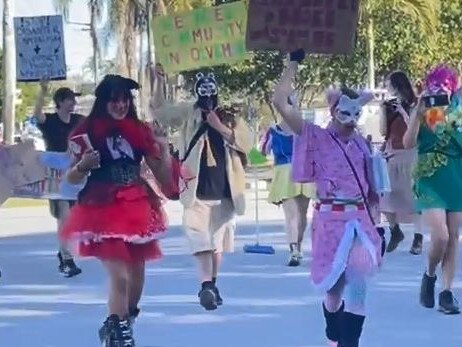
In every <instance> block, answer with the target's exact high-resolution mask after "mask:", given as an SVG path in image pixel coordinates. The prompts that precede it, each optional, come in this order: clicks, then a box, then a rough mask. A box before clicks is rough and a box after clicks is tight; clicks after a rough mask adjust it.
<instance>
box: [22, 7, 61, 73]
mask: <svg viewBox="0 0 462 347" xmlns="http://www.w3.org/2000/svg"><path fill="white" fill-rule="evenodd" d="M14 33H15V41H16V79H17V80H18V81H23V82H27V81H29V82H31V81H39V80H40V79H42V78H43V77H48V78H49V79H50V80H64V79H66V57H65V52H64V33H63V19H62V16H40V17H16V18H14Z"/></svg>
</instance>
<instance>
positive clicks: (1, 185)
mask: <svg viewBox="0 0 462 347" xmlns="http://www.w3.org/2000/svg"><path fill="white" fill-rule="evenodd" d="M44 177H45V169H44V167H43V165H42V164H41V161H40V155H39V153H38V152H37V151H35V149H34V144H33V143H32V142H25V143H20V144H17V145H13V146H1V147H0V205H1V204H2V203H3V202H5V201H6V200H7V199H8V198H9V197H10V196H11V194H12V192H13V189H14V187H17V186H20V185H25V184H29V183H32V182H36V181H39V180H42V179H43V178H44Z"/></svg>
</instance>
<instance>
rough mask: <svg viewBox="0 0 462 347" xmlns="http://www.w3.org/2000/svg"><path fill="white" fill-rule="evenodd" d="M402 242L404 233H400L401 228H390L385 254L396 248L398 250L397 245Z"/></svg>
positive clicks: (397, 226) (396, 226)
mask: <svg viewBox="0 0 462 347" xmlns="http://www.w3.org/2000/svg"><path fill="white" fill-rule="evenodd" d="M403 240H404V233H403V232H402V230H401V228H400V227H399V225H398V224H397V225H395V226H394V227H393V228H391V237H390V242H388V246H387V253H391V252H393V251H394V250H395V249H396V248H398V245H399V244H400V243H401V241H403Z"/></svg>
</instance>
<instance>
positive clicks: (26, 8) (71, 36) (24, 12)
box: [0, 0, 92, 75]
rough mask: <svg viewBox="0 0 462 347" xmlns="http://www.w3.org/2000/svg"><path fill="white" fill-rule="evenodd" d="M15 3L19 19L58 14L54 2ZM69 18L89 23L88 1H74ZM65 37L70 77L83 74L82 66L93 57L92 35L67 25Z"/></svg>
mask: <svg viewBox="0 0 462 347" xmlns="http://www.w3.org/2000/svg"><path fill="white" fill-rule="evenodd" d="M14 3H15V4H14V15H15V16H17V17H21V16H40V15H50V14H56V11H55V9H54V7H53V4H52V0H14ZM1 13H3V3H0V14H1ZM69 17H70V18H69V20H70V21H73V22H81V23H88V22H89V20H90V19H89V14H88V8H87V6H86V0H74V2H73V4H72V6H71V10H70V16H69ZM0 33H1V25H0ZM64 35H65V45H66V62H67V65H68V69H69V75H73V74H76V73H81V72H82V66H83V65H84V64H85V62H86V61H87V59H88V58H89V57H90V56H92V48H91V39H90V35H89V33H88V32H87V31H82V28H81V27H78V26H75V25H70V24H66V23H65V24H64ZM0 42H1V40H0Z"/></svg>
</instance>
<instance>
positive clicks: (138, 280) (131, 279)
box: [127, 261, 145, 319]
mask: <svg viewBox="0 0 462 347" xmlns="http://www.w3.org/2000/svg"><path fill="white" fill-rule="evenodd" d="M144 281H145V262H144V261H142V262H138V263H135V264H130V266H129V267H128V284H127V296H128V310H129V314H130V317H131V318H132V319H134V318H136V317H137V316H138V314H139V308H138V304H139V302H140V300H141V295H142V294H143V288H144Z"/></svg>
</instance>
